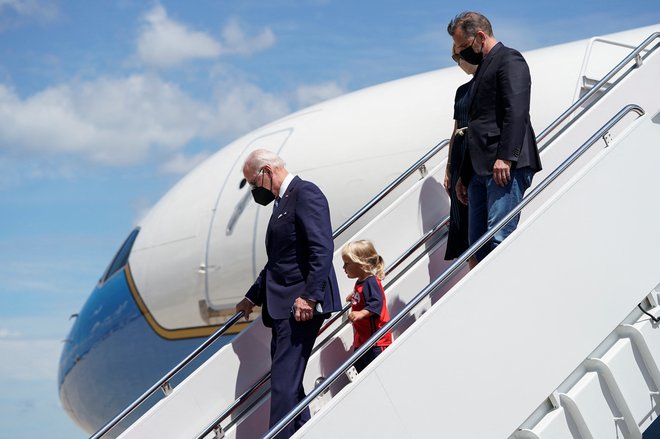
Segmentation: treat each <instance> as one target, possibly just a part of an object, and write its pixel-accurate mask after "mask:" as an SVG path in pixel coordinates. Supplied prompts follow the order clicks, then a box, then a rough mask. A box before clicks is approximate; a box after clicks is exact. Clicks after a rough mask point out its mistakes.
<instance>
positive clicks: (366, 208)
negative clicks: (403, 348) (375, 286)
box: [90, 32, 660, 439]
mask: <svg viewBox="0 0 660 439" xmlns="http://www.w3.org/2000/svg"><path fill="white" fill-rule="evenodd" d="M659 36H660V32H655V33H653V34H652V35H651V36H649V37H648V38H647V39H646V40H644V42H642V44H640V45H639V46H638V47H637V48H636V49H635V50H633V52H631V53H630V54H629V55H628V56H627V57H626V58H624V60H623V61H621V62H620V63H619V64H618V65H617V66H615V67H614V68H613V69H612V70H611V71H610V72H609V73H608V74H607V75H605V76H604V77H603V78H602V79H601V80H600V81H599V82H598V83H596V84H595V85H594V86H593V87H592V89H591V90H589V91H588V92H587V93H586V94H585V95H584V96H582V98H580V99H579V100H578V101H576V102H575V103H574V104H573V105H571V106H570V107H569V108H568V109H567V110H566V111H565V112H564V113H562V114H561V115H560V116H559V117H558V118H557V119H556V120H555V121H554V122H552V123H551V124H550V125H549V126H548V127H547V128H546V129H544V130H543V131H542V132H541V133H540V134H539V135H538V136H537V138H536V140H537V143H540V142H541V141H542V140H543V139H544V138H545V137H547V136H548V135H549V134H550V132H552V131H554V130H555V129H556V128H557V127H558V126H559V125H560V124H561V123H562V122H564V121H565V120H566V119H567V118H568V117H569V116H570V115H571V114H572V113H573V112H574V111H575V110H576V109H578V108H579V107H580V106H581V105H582V104H583V103H584V102H586V101H587V100H588V99H589V98H590V97H591V96H592V95H594V94H595V93H596V92H597V91H598V90H599V89H600V88H602V87H603V86H604V85H605V84H606V83H607V81H609V80H610V79H611V78H612V77H613V76H614V75H615V74H616V73H618V72H619V71H620V70H621V69H622V68H623V67H625V65H627V64H628V63H629V62H630V61H632V60H633V59H635V58H636V57H637V56H638V55H639V53H641V52H642V51H643V50H645V47H646V46H647V45H648V44H649V43H650V42H651V41H653V40H654V39H656V38H658V37H659ZM448 143H449V140H444V141H442V142H440V143H439V144H437V145H436V146H435V147H433V148H432V149H431V150H429V151H428V152H427V153H426V154H425V155H424V156H422V157H421V158H420V159H419V160H418V161H417V162H415V164H413V165H412V166H411V167H410V168H408V169H407V170H406V171H405V172H404V173H403V174H401V175H400V176H399V177H397V179H395V180H394V181H393V182H392V183H390V184H389V185H388V186H387V187H386V188H385V189H383V190H382V191H381V192H380V193H379V194H378V195H376V196H375V197H374V198H373V199H372V200H370V201H369V202H368V203H367V204H365V205H364V206H363V207H362V208H361V209H360V210H358V211H357V212H356V213H355V214H354V215H353V216H351V217H350V218H348V219H347V220H346V221H345V222H344V223H343V224H342V225H341V226H339V227H338V228H337V229H336V230H335V231H334V232H333V234H332V237H333V239H336V238H337V237H338V236H339V235H341V234H342V233H343V232H344V231H346V230H347V229H348V228H349V227H350V226H351V225H353V224H354V223H355V222H356V221H357V220H358V219H360V218H361V217H362V216H363V215H364V214H366V213H367V212H368V211H370V210H371V209H372V208H373V207H374V206H375V205H376V204H378V203H379V202H380V201H381V200H382V199H383V198H385V196H387V195H388V194H390V193H391V192H392V191H394V190H395V189H396V188H397V187H398V186H399V184H401V183H402V182H403V181H404V180H405V179H407V178H408V177H409V176H410V175H411V174H413V173H414V172H415V171H417V170H418V169H419V168H420V167H421V166H422V165H423V164H424V163H425V162H426V161H428V160H429V159H430V158H431V157H432V156H434V155H435V154H437V153H438V152H439V151H440V150H442V149H443V148H444V147H445V146H446V145H447V144H448ZM445 221H446V220H445ZM434 233H435V231H432V232H431V235H432V234H434ZM404 259H405V258H403V257H400V258H399V259H397V261H396V262H397V265H398V263H400V262H402V261H403V260H404ZM348 309H349V306H345V307H344V308H343V309H342V310H341V311H340V312H338V313H336V314H335V315H334V316H333V317H332V319H331V320H330V321H329V322H327V323H326V324H325V325H324V327H323V328H322V329H321V332H323V331H324V330H325V329H326V328H328V327H329V326H330V325H331V324H332V323H334V321H336V320H337V319H338V318H339V317H341V316H342V315H343V314H344V313H345V312H346V311H347V310H348ZM241 316H242V312H241V313H237V314H234V315H233V316H232V317H231V318H230V319H229V320H228V321H227V322H226V323H225V324H224V325H223V326H222V327H221V328H219V329H218V330H217V331H216V332H214V333H213V334H212V335H211V336H210V337H209V338H208V339H207V340H206V341H205V342H204V343H202V344H201V345H200V346H199V347H198V348H197V349H196V350H195V351H194V352H193V353H192V354H190V355H189V356H188V357H186V359H184V360H183V361H182V362H181V363H179V364H178V365H177V366H176V367H175V368H174V369H172V371H170V372H169V373H168V374H167V375H165V376H164V377H163V378H161V380H159V381H158V382H157V383H156V384H154V385H153V386H152V387H151V388H150V389H149V390H147V391H146V392H145V393H144V394H143V395H142V396H140V397H139V398H138V399H137V400H136V401H134V402H133V403H132V404H131V405H130V406H129V407H127V408H126V409H125V410H124V411H122V412H121V413H120V414H119V415H117V416H116V417H115V418H113V419H112V420H111V421H110V422H108V423H107V424H106V425H105V426H103V427H102V428H101V429H100V430H99V431H97V432H96V433H95V434H94V435H93V436H91V437H90V439H97V438H99V437H101V436H102V435H103V434H105V433H107V432H108V431H109V430H110V429H111V428H113V427H114V426H115V425H116V424H117V423H119V422H120V421H121V420H122V419H124V418H125V417H126V416H127V415H128V414H129V413H131V412H132V411H133V410H134V409H135V408H136V407H137V406H139V405H140V404H141V403H142V402H144V400H146V399H147V398H148V397H149V396H151V395H152V394H153V393H154V392H155V391H156V390H157V389H158V388H163V389H164V391H165V392H166V394H167V392H168V391H167V390H166V389H165V387H163V386H164V385H166V384H167V383H168V382H169V379H171V377H172V376H173V375H175V374H176V373H178V372H179V371H180V370H181V369H182V368H183V367H185V366H186V365H187V364H188V363H189V362H190V361H192V360H193V359H194V358H195V357H197V355H199V354H200V353H201V352H202V351H203V350H205V349H206V348H207V347H208V345H210V344H211V343H212V342H213V341H215V340H216V339H217V338H218V337H220V336H221V335H223V334H224V333H225V332H226V331H227V330H228V329H229V328H230V327H231V326H233V325H234V324H235V323H236V322H237V321H238V320H239V319H240V317H241ZM263 379H264V378H263V377H262V379H261V380H259V381H258V382H257V383H256V384H255V386H256V387H257V388H258V387H260V386H261V385H262V384H263V383H262V381H263ZM169 391H171V389H170V390H169ZM241 397H242V396H241ZM241 397H239V399H237V401H239V400H241V401H243V400H244V399H241ZM234 409H235V407H234ZM232 411H233V410H232ZM230 413H231V412H230Z"/></svg>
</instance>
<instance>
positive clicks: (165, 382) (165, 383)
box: [90, 140, 449, 439]
mask: <svg viewBox="0 0 660 439" xmlns="http://www.w3.org/2000/svg"><path fill="white" fill-rule="evenodd" d="M447 144H449V140H443V141H442V142H440V143H438V144H437V145H435V146H434V147H433V148H431V149H430V150H429V151H428V152H426V154H424V155H423V156H422V157H421V158H420V159H418V160H417V161H416V162H415V163H414V164H413V165H412V166H410V167H409V168H408V169H407V170H405V171H404V172H403V173H402V174H401V175H399V177H397V178H396V179H395V180H394V181H392V182H391V183H390V184H389V185H387V186H386V187H385V189H383V190H382V191H381V192H380V193H378V194H377V195H376V196H375V197H373V198H372V199H371V200H370V201H369V202H367V203H366V204H365V205H364V206H363V207H362V208H361V209H360V210H358V211H357V212H356V213H355V214H353V215H352V216H351V217H350V218H348V219H347V220H346V221H344V223H343V224H342V225H341V226H339V227H338V228H337V229H336V230H335V231H334V232H333V233H332V239H333V240H334V239H336V238H337V237H338V236H340V235H341V234H342V233H343V232H345V231H346V230H347V229H348V228H349V227H350V226H352V225H353V224H355V223H356V222H357V221H358V220H359V219H360V218H362V216H364V215H365V214H366V213H367V212H369V211H370V210H371V209H372V208H373V207H374V206H375V205H376V204H378V203H379V202H380V201H381V200H382V199H383V198H385V197H386V196H387V195H389V194H390V193H391V192H393V191H394V190H395V189H396V188H397V187H399V185H400V184H401V183H403V181H404V180H406V179H407V178H408V177H410V176H411V175H412V174H413V173H415V171H417V170H418V169H420V168H421V167H422V166H423V165H424V164H425V163H426V162H427V161H428V160H429V159H431V158H432V157H433V156H435V155H436V154H437V153H438V152H440V151H441V150H442V149H443V148H444V147H445V146H447ZM348 308H349V307H348V306H347V307H344V308H343V309H342V310H341V311H340V312H339V313H337V315H338V316H339V317H341V316H342V315H343V314H344V313H345V312H346V310H347V309H348ZM242 316H243V311H240V312H237V313H236V314H234V315H233V316H232V317H231V318H229V319H228V320H227V322H225V324H224V325H222V326H221V327H220V328H218V329H217V330H216V331H215V332H214V333H213V334H211V335H210V336H209V337H208V338H207V339H206V340H205V341H204V342H203V343H202V344H201V345H200V346H199V347H197V349H195V350H194V351H193V352H192V353H191V354H190V355H188V356H187V357H186V358H185V359H183V360H182V361H181V362H180V363H179V364H177V365H176V366H175V367H174V368H173V369H172V370H170V371H169V372H168V373H167V374H165V376H163V377H162V378H161V379H160V380H158V382H157V383H156V384H154V385H153V386H151V387H150V388H149V389H148V390H147V391H146V392H144V393H143V394H142V395H141V396H140V397H138V398H137V399H136V400H135V401H133V402H132V403H131V404H130V405H129V406H128V407H126V408H125V409H124V410H123V411H122V412H121V413H119V414H118V415H117V416H115V417H114V418H113V419H111V420H110V421H109V422H107V423H106V424H105V425H104V426H103V427H101V428H100V429H99V430H98V431H97V432H96V433H94V435H92V436H90V439H98V438H100V437H102V436H103V435H104V434H105V433H107V432H108V431H110V430H111V429H112V428H113V427H114V426H115V425H117V424H118V423H119V422H121V421H122V420H123V419H124V418H126V416H128V415H129V414H130V413H131V412H132V411H133V410H135V409H136V408H137V407H138V406H140V405H141V404H142V403H143V402H144V401H145V400H146V399H147V398H149V397H150V396H151V395H153V394H154V393H155V392H156V391H157V390H158V389H159V388H161V389H163V392H164V393H165V395H168V394H169V393H170V392H171V391H172V389H171V387H170V386H169V380H170V379H171V378H172V377H173V376H174V375H176V374H177V373H178V372H179V371H180V370H181V369H183V368H184V367H185V366H187V365H188V363H190V362H191V361H192V360H194V359H195V358H196V357H197V356H198V355H199V354H201V353H202V352H203V351H204V350H205V349H206V348H207V347H209V346H210V345H211V344H212V343H213V342H214V341H215V340H217V339H218V338H219V337H220V336H222V335H223V334H224V333H225V332H227V330H229V328H231V327H232V326H233V325H234V324H236V323H237V322H238V320H239V319H240V318H241V317H242ZM336 318H337V316H335V317H333V320H332V321H333V322H334V321H335V320H336ZM329 326H330V325H329V324H326V325H325V326H324V327H323V328H322V329H321V331H320V333H322V332H323V331H324V330H325V329H327V328H328V327H329ZM269 376H270V372H269V373H268V374H266V375H265V376H264V377H262V378H261V379H260V380H259V381H257V383H256V384H254V385H253V386H252V388H250V389H249V390H247V391H246V392H244V393H243V394H242V395H241V396H239V397H238V399H237V400H236V401H235V403H234V404H233V405H232V406H230V407H229V408H228V409H227V410H225V412H223V413H227V415H228V414H230V413H232V412H233V411H234V410H235V408H236V406H238V405H240V404H242V403H243V402H244V401H245V400H246V399H247V398H249V396H251V395H252V394H254V392H255V391H256V390H258V388H259V387H261V386H262V385H263V383H264V382H265V381H267V379H268V377H269ZM237 402H238V404H237ZM225 418H226V416H225ZM223 419H224V418H223ZM211 430H212V429H211ZM209 432H210V430H209Z"/></svg>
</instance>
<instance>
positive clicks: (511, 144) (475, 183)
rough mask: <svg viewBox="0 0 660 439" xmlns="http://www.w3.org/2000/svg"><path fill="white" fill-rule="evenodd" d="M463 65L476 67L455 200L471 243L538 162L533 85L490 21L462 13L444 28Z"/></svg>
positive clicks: (502, 234)
mask: <svg viewBox="0 0 660 439" xmlns="http://www.w3.org/2000/svg"><path fill="white" fill-rule="evenodd" d="M447 32H448V33H449V35H451V37H452V39H453V40H454V45H455V47H456V51H457V52H459V54H460V56H461V58H462V59H464V60H465V61H466V62H468V63H470V64H475V65H478V66H479V67H478V69H477V72H476V74H475V78H474V82H473V85H472V89H471V90H470V94H471V96H472V102H471V106H470V111H469V122H468V130H467V151H466V155H467V156H469V159H466V160H465V161H464V163H466V164H468V165H469V164H470V163H471V165H472V166H463V172H462V175H461V181H460V182H459V183H458V184H457V185H456V191H457V195H458V196H459V199H461V200H462V201H463V202H464V203H467V204H468V212H469V214H468V216H469V240H470V244H473V243H475V242H476V241H477V240H479V238H480V237H481V236H482V235H483V234H484V233H486V232H487V231H488V230H490V229H491V228H492V227H493V226H494V225H495V224H497V223H498V222H499V221H500V220H501V219H502V218H504V217H505V216H506V215H507V214H508V213H509V212H510V211H511V210H512V209H513V208H514V207H515V206H516V205H517V204H518V203H519V202H520V200H522V197H523V195H524V193H525V190H526V189H527V188H528V187H529V186H530V185H531V183H532V177H533V175H534V173H535V172H538V171H540V170H541V159H540V157H539V152H538V148H537V146H536V138H535V135H534V130H533V129H532V124H531V122H530V117H529V104H530V95H531V86H532V83H531V79H530V74H529V67H528V66H527V63H526V62H525V59H524V58H523V57H522V55H521V54H520V52H518V51H517V50H515V49H511V48H509V47H506V46H504V45H503V44H502V43H499V42H498V41H497V40H496V39H495V37H494V36H493V29H492V27H491V24H490V21H488V19H487V18H486V17H485V16H483V15H481V14H479V13H477V12H462V13H460V14H459V15H457V16H456V17H455V18H454V19H453V20H452V21H451V22H450V23H449V25H448V26H447ZM518 219H519V215H517V216H516V217H515V218H513V219H512V220H511V221H510V222H509V223H508V224H507V225H506V226H504V227H503V228H502V229H500V231H499V232H497V233H496V234H495V235H494V236H493V238H492V239H491V240H490V242H488V243H487V244H486V245H484V246H483V247H482V248H481V249H480V251H479V252H477V254H476V256H477V260H482V259H483V258H484V257H485V256H486V255H487V254H488V253H489V252H490V251H491V250H493V249H494V248H495V247H496V246H497V245H498V244H499V243H500V242H502V240H504V238H506V237H507V236H508V235H510V234H511V233H512V232H513V231H514V230H515V228H516V226H517V225H518Z"/></svg>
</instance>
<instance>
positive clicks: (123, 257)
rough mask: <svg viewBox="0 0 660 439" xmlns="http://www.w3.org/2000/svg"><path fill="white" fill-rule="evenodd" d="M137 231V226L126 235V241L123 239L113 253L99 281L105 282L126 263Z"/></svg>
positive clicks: (138, 230)
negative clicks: (112, 257)
mask: <svg viewBox="0 0 660 439" xmlns="http://www.w3.org/2000/svg"><path fill="white" fill-rule="evenodd" d="M139 232H140V228H139V227H138V228H136V229H134V230H133V231H132V232H131V234H130V235H128V238H126V241H124V243H123V244H122V245H121V248H120V249H119V251H118V252H117V254H116V255H115V257H114V259H113V260H112V263H110V266H109V267H108V269H107V270H106V271H105V274H103V276H102V277H101V280H100V281H99V282H105V281H106V280H108V279H109V278H110V277H111V276H112V275H113V274H115V273H116V272H118V271H119V270H121V269H122V268H123V267H124V265H126V263H127V262H128V256H129V255H130V254H131V249H132V248H133V243H134V242H135V238H137V235H138V233H139Z"/></svg>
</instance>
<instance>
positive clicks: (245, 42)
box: [0, 0, 275, 68]
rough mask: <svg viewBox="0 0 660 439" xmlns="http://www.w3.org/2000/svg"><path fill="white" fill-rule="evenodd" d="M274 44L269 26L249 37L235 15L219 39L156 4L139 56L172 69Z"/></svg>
mask: <svg viewBox="0 0 660 439" xmlns="http://www.w3.org/2000/svg"><path fill="white" fill-rule="evenodd" d="M0 1H1V0H0ZM274 44H275V34H274V33H273V31H272V30H271V29H270V28H269V27H266V28H264V29H263V30H261V31H260V32H259V33H258V34H256V35H252V36H250V35H248V33H247V32H246V30H245V29H244V27H243V26H242V25H241V23H240V22H239V20H238V18H236V17H233V18H230V19H229V21H228V22H227V24H226V25H225V26H224V28H223V30H222V39H219V38H215V37H213V36H212V35H210V34H208V33H206V32H201V31H197V30H193V29H191V28H189V27H188V26H186V25H185V24H182V23H178V22H176V21H174V20H172V19H171V18H169V17H168V16H167V11H166V10H165V8H164V7H163V6H162V5H156V6H155V7H154V8H153V9H152V10H150V11H149V12H148V13H147V14H146V15H145V17H144V25H143V27H142V29H141V32H140V35H139V37H138V42H137V55H138V58H139V59H140V60H141V61H142V62H143V63H144V64H146V65H148V66H151V67H156V68H170V67H175V66H178V65H181V64H183V63H185V62H187V61H191V60H195V59H217V58H219V57H220V56H221V55H224V54H240V55H250V54H252V53H254V52H257V51H260V50H264V49H267V48H269V47H271V46H273V45H274Z"/></svg>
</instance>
